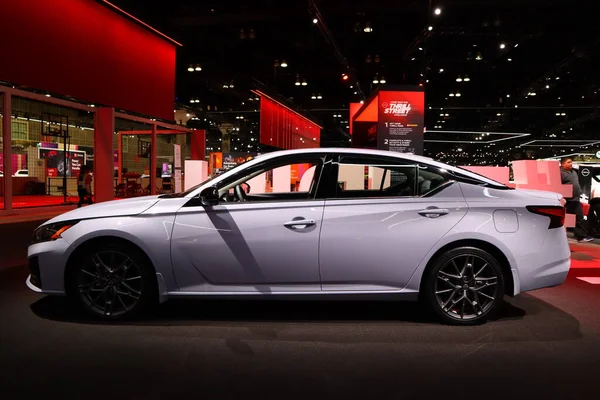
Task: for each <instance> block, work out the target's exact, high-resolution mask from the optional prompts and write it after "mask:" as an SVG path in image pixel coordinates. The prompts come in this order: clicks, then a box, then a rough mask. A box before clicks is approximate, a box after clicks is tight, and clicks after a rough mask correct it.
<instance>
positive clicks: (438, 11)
mask: <svg viewBox="0 0 600 400" xmlns="http://www.w3.org/2000/svg"><path fill="white" fill-rule="evenodd" d="M433 13H434V14H435V15H440V14H441V13H442V9H441V8H439V7H438V8H436V9H435V11H434V12H433Z"/></svg>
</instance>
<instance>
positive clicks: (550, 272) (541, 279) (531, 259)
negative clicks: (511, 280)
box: [516, 229, 571, 292]
mask: <svg viewBox="0 0 600 400" xmlns="http://www.w3.org/2000/svg"><path fill="white" fill-rule="evenodd" d="M516 264H517V265H516V267H517V268H516V270H517V274H518V276H519V292H527V291H530V290H536V289H543V288H548V287H553V286H558V285H561V284H562V283H564V281H565V280H566V278H567V274H568V273H569V269H570V268H571V250H570V248H569V242H568V240H567V235H566V233H565V231H564V229H552V230H551V231H549V232H548V235H547V237H546V238H545V240H544V244H543V246H542V248H541V249H540V251H539V252H538V253H535V254H530V255H527V256H524V257H520V258H518V259H517V260H516Z"/></svg>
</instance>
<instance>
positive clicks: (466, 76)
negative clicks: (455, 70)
mask: <svg viewBox="0 0 600 400" xmlns="http://www.w3.org/2000/svg"><path fill="white" fill-rule="evenodd" d="M470 80H471V78H469V76H468V75H465V79H463V81H465V82H469V81H470Z"/></svg>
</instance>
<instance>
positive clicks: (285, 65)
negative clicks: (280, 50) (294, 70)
mask: <svg viewBox="0 0 600 400" xmlns="http://www.w3.org/2000/svg"><path fill="white" fill-rule="evenodd" d="M287 66H288V64H287V63H286V62H285V60H283V61H282V62H281V68H287Z"/></svg>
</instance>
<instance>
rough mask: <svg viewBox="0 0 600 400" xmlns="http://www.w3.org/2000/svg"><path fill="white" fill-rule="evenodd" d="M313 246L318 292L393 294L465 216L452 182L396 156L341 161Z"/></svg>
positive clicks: (355, 157) (455, 187)
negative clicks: (316, 246) (318, 239)
mask: <svg viewBox="0 0 600 400" xmlns="http://www.w3.org/2000/svg"><path fill="white" fill-rule="evenodd" d="M336 169H337V170H338V172H337V174H338V186H337V190H336V191H335V195H334V196H332V197H331V198H329V199H327V201H326V204H325V213H324V216H323V227H322V231H321V244H320V253H319V254H320V266H321V277H322V287H323V290H326V291H331V290H337V291H343V290H352V291H356V290H359V291H398V290H400V289H402V288H404V287H405V286H406V284H407V283H408V281H409V280H410V277H411V276H412V274H413V273H414V271H415V270H416V269H417V267H418V265H419V264H420V263H421V262H422V260H423V259H424V257H425V256H426V254H427V253H428V252H429V251H430V250H431V248H432V247H433V246H434V245H435V244H436V243H437V242H438V241H439V240H440V239H441V238H442V237H443V236H444V235H445V234H446V233H447V232H448V231H450V229H452V227H454V226H455V225H456V224H457V223H458V222H459V221H460V220H461V219H462V218H463V216H464V215H465V214H466V212H467V204H466V202H465V201H464V198H463V196H462V192H461V191H460V188H459V187H458V185H456V184H452V183H451V182H449V181H448V180H447V179H446V178H445V177H444V174H443V173H442V172H436V171H435V170H432V169H431V168H424V167H423V166H422V165H417V164H415V163H411V162H408V161H404V160H402V159H396V158H387V157H386V158H379V157H373V156H368V157H365V156H343V157H342V158H341V159H340V162H339V163H338V164H337V166H336V167H334V171H335V170H336Z"/></svg>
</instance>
